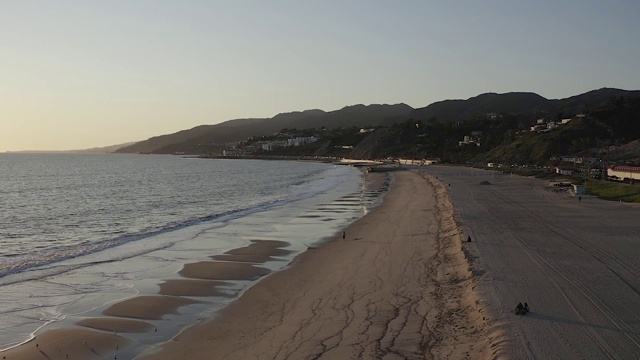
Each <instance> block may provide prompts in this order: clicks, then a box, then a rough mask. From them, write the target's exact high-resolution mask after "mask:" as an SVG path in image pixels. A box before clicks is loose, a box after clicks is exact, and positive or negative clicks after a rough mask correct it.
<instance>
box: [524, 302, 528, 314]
mask: <svg viewBox="0 0 640 360" xmlns="http://www.w3.org/2000/svg"><path fill="white" fill-rule="evenodd" d="M523 309H524V312H525V313H528V312H529V304H527V303H524V307H523Z"/></svg>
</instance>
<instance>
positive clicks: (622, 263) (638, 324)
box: [425, 167, 640, 359]
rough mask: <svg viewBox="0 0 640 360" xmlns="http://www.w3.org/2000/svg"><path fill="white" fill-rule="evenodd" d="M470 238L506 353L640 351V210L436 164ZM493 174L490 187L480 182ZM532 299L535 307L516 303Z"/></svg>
mask: <svg viewBox="0 0 640 360" xmlns="http://www.w3.org/2000/svg"><path fill="white" fill-rule="evenodd" d="M425 169H426V170H425V171H426V172H428V173H429V174H433V175H435V176H437V177H438V178H439V179H441V180H442V181H443V183H445V184H446V185H449V184H450V186H447V190H448V192H449V194H450V197H451V199H452V201H453V204H454V205H455V208H456V216H457V220H458V223H459V225H460V226H461V227H462V229H463V230H464V231H465V232H466V233H470V234H471V236H472V240H473V242H472V243H471V244H466V245H465V248H466V249H467V250H468V252H469V254H470V255H471V256H472V257H473V258H474V259H473V261H472V262H473V266H474V268H475V269H476V270H475V271H476V273H477V274H478V275H479V277H478V283H479V287H480V288H481V290H482V297H483V299H484V301H485V303H484V304H483V307H484V308H485V310H486V311H487V312H488V314H490V315H491V317H492V321H491V322H490V325H491V329H492V333H493V334H495V333H496V331H497V332H498V333H501V334H502V336H501V337H499V338H496V339H493V344H494V346H495V350H496V351H497V354H498V355H499V356H500V357H504V358H510V359H638V358H640V315H639V314H640V312H639V311H638V309H640V207H639V206H638V204H624V203H623V204H620V203H616V202H607V201H602V200H598V199H595V198H592V197H588V196H583V197H582V201H580V202H579V201H578V199H576V198H573V197H571V196H569V195H568V194H566V193H562V194H558V193H554V192H552V191H549V190H548V189H545V183H544V182H543V181H541V180H537V179H529V178H523V177H518V176H510V175H498V174H496V173H494V172H488V171H481V170H475V169H465V168H452V167H429V168H425ZM482 181H488V182H489V183H490V184H491V185H480V183H481V182H482ZM519 301H521V302H525V301H526V302H528V303H529V305H530V307H531V313H529V314H528V315H526V316H515V315H513V314H512V312H511V311H512V309H513V308H514V307H515V305H516V304H517V303H518V302H519Z"/></svg>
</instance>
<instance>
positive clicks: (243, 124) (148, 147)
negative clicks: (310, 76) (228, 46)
mask: <svg viewBox="0 0 640 360" xmlns="http://www.w3.org/2000/svg"><path fill="white" fill-rule="evenodd" d="M634 96H640V90H631V91H629V90H622V89H615V88H600V89H596V90H591V91H588V92H586V93H583V94H579V95H575V96H571V97H568V98H563V99H552V100H549V99H546V98H544V97H543V96H541V95H538V94H536V93H533V92H509V93H502V94H499V93H493V92H489V93H483V94H479V95H476V96H473V97H470V98H468V99H466V100H463V99H452V100H442V101H438V102H434V103H432V104H429V105H427V106H425V107H422V108H412V107H411V106H409V105H407V104H404V103H398V104H370V105H363V104H355V105H348V106H344V107H342V108H341V109H339V110H333V111H324V110H320V109H309V110H303V111H292V112H284V113H279V114H277V115H275V116H273V117H271V118H251V119H233V120H228V121H225V122H222V123H219V124H214V125H200V126H197V127H194V128H191V129H187V130H181V131H178V132H176V133H172V134H166V135H159V136H155V137H152V138H149V139H147V140H144V141H140V142H137V143H135V144H133V145H130V146H126V147H122V148H120V149H118V150H116V152H118V153H159V154H171V153H188V154H200V153H202V151H203V150H204V149H209V150H208V151H209V152H211V151H212V150H213V151H214V152H217V151H222V149H223V148H224V146H225V144H229V143H234V142H240V141H243V140H245V139H247V138H249V137H252V136H268V135H272V134H274V133H277V132H279V131H280V130H282V129H299V130H300V129H306V128H323V127H324V128H339V127H342V128H347V127H354V126H355V127H379V126H382V127H390V126H392V125H393V124H395V123H401V122H404V121H407V120H409V119H411V120H414V121H421V122H423V123H425V124H427V123H428V122H430V121H434V120H437V121H445V122H451V121H462V120H465V119H469V118H472V117H475V116H484V115H486V114H489V113H496V114H502V113H506V114H525V115H527V116H528V117H530V118H534V117H537V116H544V115H545V114H550V113H556V116H561V115H562V114H563V113H575V112H578V111H585V110H586V109H588V108H590V107H595V106H598V105H600V104H602V103H603V102H605V101H608V100H611V99H612V98H616V97H634Z"/></svg>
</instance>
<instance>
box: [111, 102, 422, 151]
mask: <svg viewBox="0 0 640 360" xmlns="http://www.w3.org/2000/svg"><path fill="white" fill-rule="evenodd" d="M412 110H413V108H412V107H410V106H409V105H406V104H396V105H368V106H365V105H353V106H347V107H344V108H342V109H340V110H335V111H329V112H325V111H322V110H306V111H296V112H289V113H281V114H278V115H276V116H274V117H272V118H258V119H236V120H229V121H225V122H223V123H220V124H216V125H201V126H197V127H195V128H192V129H189V130H183V131H179V132H177V133H174V134H169V135H162V136H156V137H152V138H150V139H148V140H145V141H141V142H138V143H135V144H133V145H131V146H126V147H123V148H120V149H118V150H117V151H116V152H118V153H153V154H173V153H195V154H198V153H200V152H201V151H199V150H201V149H202V148H203V147H207V148H208V149H210V148H211V147H214V148H215V147H218V148H223V147H224V146H225V145H226V144H228V143H233V142H239V141H243V140H246V139H247V138H249V137H252V136H265V135H272V134H274V133H277V132H279V131H280V130H282V129H286V128H296V129H308V128H321V127H326V128H337V127H352V126H357V127H367V126H379V125H381V124H382V122H383V121H384V120H385V119H388V118H399V119H403V118H405V117H406V116H407V115H408V114H409V113H411V111H412Z"/></svg>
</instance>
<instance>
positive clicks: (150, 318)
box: [0, 175, 389, 359]
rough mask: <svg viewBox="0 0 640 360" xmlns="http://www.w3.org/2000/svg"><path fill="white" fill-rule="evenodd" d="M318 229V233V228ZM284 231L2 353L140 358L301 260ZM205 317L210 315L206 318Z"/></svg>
mask: <svg viewBox="0 0 640 360" xmlns="http://www.w3.org/2000/svg"><path fill="white" fill-rule="evenodd" d="M388 181H389V178H388V177H387V176H378V175H376V176H371V175H365V178H364V182H363V183H362V188H361V190H360V192H359V195H358V194H356V196H358V197H362V196H365V197H370V196H371V193H376V192H379V191H381V190H384V189H386V188H388ZM361 201H362V199H360V200H356V199H355V198H354V196H353V195H349V196H345V197H343V198H341V199H340V198H339V199H338V200H337V203H335V204H333V205H330V204H329V203H327V204H326V205H323V209H318V210H317V212H319V214H318V215H313V214H310V215H306V214H299V215H298V216H297V217H295V218H294V220H295V219H299V220H301V221H298V222H300V225H296V224H297V223H296V222H295V221H294V222H293V223H292V224H287V223H284V225H286V226H290V227H292V228H295V227H296V226H302V228H304V226H305V225H304V223H306V220H305V218H307V217H308V218H323V219H324V218H325V217H326V216H328V217H329V220H333V219H331V218H332V216H330V215H329V214H330V211H332V210H331V208H337V209H339V210H337V211H338V213H341V212H343V211H344V208H348V207H353V206H354V205H356V203H359V202H361ZM364 203H367V201H365V202H364ZM324 211H327V214H328V215H326V216H325V215H324V213H323V212H324ZM360 216H362V215H360ZM314 221H317V220H315V219H314ZM325 221H326V220H325ZM318 225H321V223H320V224H318ZM311 226H312V227H311V228H312V229H313V225H311ZM332 226H334V225H330V228H332ZM336 230H337V229H336ZM274 231H277V230H274ZM283 231H284V233H285V235H286V236H285V237H283V238H279V237H273V236H272V235H270V234H268V233H267V234H264V235H263V236H261V235H257V236H255V235H249V236H250V237H249V239H251V238H254V239H256V240H250V241H248V242H247V243H246V245H238V246H237V247H233V248H230V249H229V250H227V251H226V252H224V253H211V254H209V255H207V254H206V253H202V254H199V256H197V257H195V258H189V259H190V260H188V261H187V262H186V263H185V264H184V266H182V269H180V268H179V267H178V268H176V272H175V273H174V274H173V275H172V276H169V277H161V278H158V279H157V280H158V282H157V284H156V286H157V290H153V287H155V286H151V287H150V285H151V283H150V282H148V281H147V284H146V285H145V286H146V288H147V289H152V290H151V292H148V291H142V292H140V293H139V294H138V295H135V296H133V297H128V298H126V299H123V300H120V301H117V302H112V303H109V304H108V305H106V306H105V307H103V308H101V309H99V310H98V311H97V312H93V313H91V314H87V316H78V317H77V318H76V319H75V320H71V321H66V322H65V323H59V324H56V323H53V324H51V326H49V327H48V328H45V329H43V331H41V332H38V333H36V334H35V337H34V338H32V339H31V340H28V341H26V342H24V343H22V344H21V345H18V346H15V347H13V348H11V349H8V350H6V351H3V352H1V353H0V355H2V356H6V357H7V359H31V358H33V356H34V354H37V352H35V353H34V350H38V351H40V352H41V355H42V351H45V352H46V355H47V356H49V357H51V358H57V357H61V358H65V356H66V355H67V354H69V355H70V356H72V355H74V354H75V355H74V357H73V358H79V359H82V358H84V357H82V356H83V355H81V354H82V353H83V351H84V349H85V348H86V347H87V346H89V347H90V346H94V349H98V348H103V347H106V348H111V350H112V351H115V353H114V354H113V355H111V356H116V355H117V357H119V358H133V357H134V356H136V355H138V354H139V353H140V352H142V351H144V350H145V349H148V348H149V347H152V346H157V345H158V344H161V343H163V342H164V341H168V340H170V339H171V337H173V336H175V335H176V334H177V333H179V331H183V330H184V328H185V327H188V326H191V325H192V324H193V323H194V322H196V320H197V319H198V318H202V316H204V317H207V316H212V314H215V312H216V311H217V309H219V306H220V305H219V304H220V303H223V304H225V303H228V302H229V301H231V300H233V299H234V298H235V297H236V296H238V294H242V293H243V292H244V291H246V288H245V289H242V287H245V286H247V285H248V286H249V287H250V286H252V285H249V284H251V283H252V282H254V281H256V280H257V279H260V281H261V280H262V278H263V277H265V276H266V275H268V274H270V273H272V272H273V271H277V269H280V268H281V267H282V266H285V267H287V266H288V265H286V264H288V263H289V262H290V261H292V260H293V259H294V258H295V257H292V254H293V253H298V252H299V251H300V250H301V249H300V244H297V243H296V242H295V241H292V240H294V239H290V236H291V235H289V234H287V231H290V230H283ZM325 232H326V231H325ZM333 234H335V233H334V232H331V235H323V236H322V237H320V238H317V239H316V242H315V243H314V244H313V247H315V246H320V245H319V244H321V243H323V242H325V241H327V238H328V237H330V236H332V235H333ZM327 236H328V237H327ZM307 237H308V236H307ZM283 240H284V241H283ZM298 242H299V241H298ZM305 244H306V243H305ZM238 284H245V285H238ZM212 301H213V302H212ZM216 304H218V305H216ZM193 306H195V307H193ZM223 307H224V305H223ZM105 308H106V309H105ZM200 312H203V313H202V314H199V313H200ZM176 315H177V316H176ZM188 319H191V320H190V321H189V320H188ZM185 320H187V322H186V323H185ZM172 324H173V325H172ZM176 324H178V325H179V328H180V330H179V331H175V332H174V330H171V329H170V328H169V327H172V328H175V327H176ZM76 331H82V333H83V334H84V333H87V332H88V333H90V334H91V336H89V337H88V339H89V340H87V344H85V343H84V341H80V340H75V341H73V340H69V339H68V338H69V337H74V338H75V337H76V336H75V335H73V334H75V333H76ZM65 334H68V335H65ZM113 335H116V336H118V339H121V340H120V341H118V344H119V345H118V347H117V348H113V347H112V345H113V344H112V337H113ZM127 344H128V346H127ZM36 345H38V346H36ZM76 356H80V357H76Z"/></svg>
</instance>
